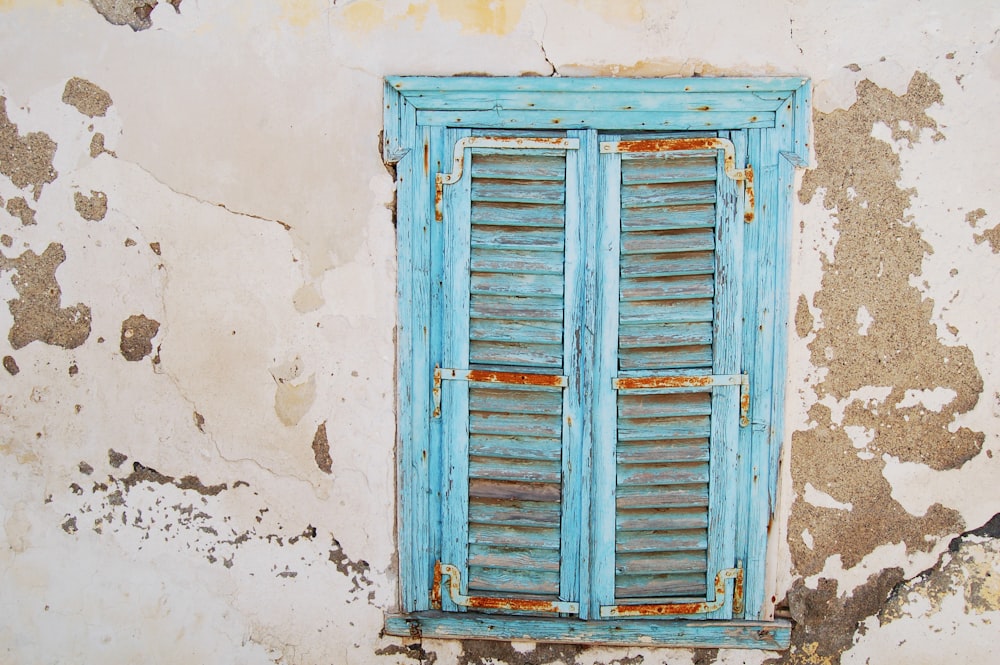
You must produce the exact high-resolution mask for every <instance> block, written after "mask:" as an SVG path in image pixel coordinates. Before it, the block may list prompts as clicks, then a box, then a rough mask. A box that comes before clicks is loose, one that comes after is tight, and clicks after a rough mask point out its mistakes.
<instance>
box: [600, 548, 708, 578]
mask: <svg viewBox="0 0 1000 665" xmlns="http://www.w3.org/2000/svg"><path fill="white" fill-rule="evenodd" d="M615 567H616V568H617V569H618V572H619V573H624V574H626V575H628V574H642V573H660V572H664V571H669V572H672V573H678V572H679V573H695V572H704V571H705V556H704V555H703V554H702V553H701V552H699V551H697V550H696V551H695V552H694V553H690V552H683V551H682V552H641V553H631V552H620V553H619V554H618V556H617V557H615Z"/></svg>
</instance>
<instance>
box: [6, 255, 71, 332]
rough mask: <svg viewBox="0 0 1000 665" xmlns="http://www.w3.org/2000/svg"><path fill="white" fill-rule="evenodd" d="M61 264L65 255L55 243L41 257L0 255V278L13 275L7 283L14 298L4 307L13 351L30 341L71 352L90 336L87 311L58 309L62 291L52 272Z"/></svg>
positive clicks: (69, 308) (66, 308) (54, 272)
mask: <svg viewBox="0 0 1000 665" xmlns="http://www.w3.org/2000/svg"><path fill="white" fill-rule="evenodd" d="M65 260H66V252H65V250H64V249H63V246H62V245H60V244H57V243H52V244H50V245H49V246H48V247H47V248H46V249H45V251H44V252H42V254H41V256H39V255H38V254H35V253H34V252H32V251H31V250H28V251H26V252H25V253H24V254H22V255H21V256H19V257H17V258H13V259H10V258H7V257H6V256H4V254H3V253H2V252H0V274H2V273H3V272H4V271H9V272H12V273H13V276H12V277H11V283H12V284H13V285H14V289H15V290H16V291H17V294H18V298H15V299H13V300H11V301H9V302H8V303H7V305H8V308H9V309H10V313H11V315H12V316H13V317H14V324H13V325H12V326H11V328H10V332H9V334H8V335H7V339H9V340H10V345H11V346H12V347H13V348H14V349H20V348H22V347H24V346H27V345H28V344H30V343H31V342H34V341H39V342H43V343H45V344H52V345H54V346H61V347H63V348H66V349H75V348H76V347H78V346H80V345H81V344H83V343H84V341H86V339H87V338H88V337H89V336H90V307H88V306H87V305H84V304H82V303H77V304H76V305H74V306H72V307H60V306H59V305H60V299H61V295H62V290H61V289H60V288H59V283H58V282H57V281H56V269H57V268H58V267H59V265H60V264H61V263H62V262H63V261H65Z"/></svg>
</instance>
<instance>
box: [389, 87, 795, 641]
mask: <svg viewBox="0 0 1000 665" xmlns="http://www.w3.org/2000/svg"><path fill="white" fill-rule="evenodd" d="M385 102H386V103H385V107H386V114H385V123H386V132H385V138H384V145H383V149H384V153H385V158H386V160H387V161H391V162H395V163H396V164H397V190H398V209H397V224H398V230H397V232H398V250H399V329H398V349H399V357H398V423H399V425H398V432H399V441H398V463H399V476H398V482H399V488H400V497H399V507H398V525H399V530H398V534H399V555H400V559H399V560H400V583H401V598H400V613H399V614H393V615H390V616H389V617H387V620H386V626H387V632H389V633H391V634H398V635H416V634H419V635H424V636H428V637H448V636H453V637H493V638H497V639H514V638H518V639H534V640H541V641H574V642H591V643H607V644H669V645H677V646H682V645H687V646H719V647H723V646H728V647H738V646H739V647H758V648H769V649H776V648H783V647H785V646H787V643H788V639H789V625H788V624H787V622H782V621H775V620H773V619H772V618H771V617H769V616H767V615H766V614H765V613H764V608H765V602H764V594H765V574H766V570H765V563H766V561H765V559H766V551H767V546H768V543H767V537H768V529H767V527H768V523H769V521H770V518H771V515H772V513H773V510H774V496H775V492H776V485H777V463H778V454H779V449H780V442H781V435H782V432H781V425H782V391H783V386H784V367H785V351H784V347H785V335H786V328H787V303H786V301H787V262H788V258H787V257H788V237H789V225H790V218H791V214H790V210H791V202H790V192H791V188H792V185H793V181H794V169H795V168H796V167H798V166H801V165H803V164H804V163H805V160H806V159H807V157H808V150H809V149H808V143H807V140H808V136H809V126H808V109H809V86H808V82H807V81H805V80H803V79H794V78H792V79H784V78H779V79H774V78H772V79H650V80H642V79H504V78H465V77H454V78H421V77H404V78H390V79H388V80H387V81H386V97H385Z"/></svg>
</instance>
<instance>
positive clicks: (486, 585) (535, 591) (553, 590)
mask: <svg viewBox="0 0 1000 665" xmlns="http://www.w3.org/2000/svg"><path fill="white" fill-rule="evenodd" d="M469 590H470V591H478V592H487V593H493V594H496V595H499V594H528V595H532V596H536V595H554V594H557V593H559V571H558V570H556V571H536V570H525V569H523V568H513V569H511V568H480V567H478V566H470V567H469Z"/></svg>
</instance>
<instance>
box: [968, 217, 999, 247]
mask: <svg viewBox="0 0 1000 665" xmlns="http://www.w3.org/2000/svg"><path fill="white" fill-rule="evenodd" d="M973 237H974V238H975V239H976V244H977V245H981V244H983V242H986V241H989V243H990V249H991V250H993V253H994V254H1000V224H997V225H996V226H994V227H993V228H992V229H986V230H985V231H983V232H982V233H980V234H976V235H975V236H973Z"/></svg>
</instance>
